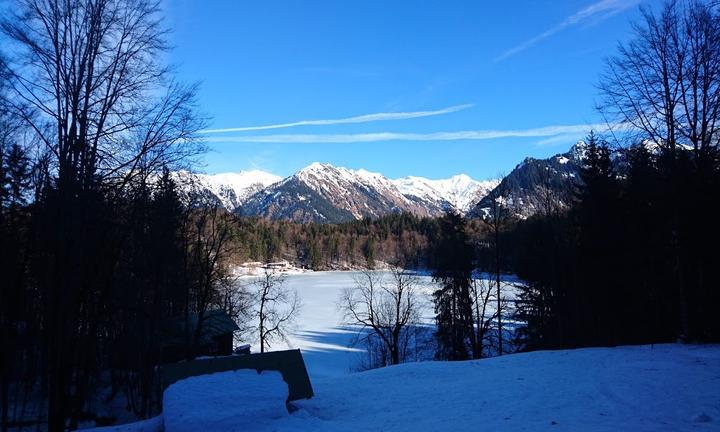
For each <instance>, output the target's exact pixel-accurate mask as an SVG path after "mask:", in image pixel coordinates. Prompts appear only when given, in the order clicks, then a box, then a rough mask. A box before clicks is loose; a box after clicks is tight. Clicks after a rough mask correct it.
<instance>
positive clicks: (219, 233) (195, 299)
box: [185, 205, 233, 355]
mask: <svg viewBox="0 0 720 432" xmlns="http://www.w3.org/2000/svg"><path fill="white" fill-rule="evenodd" d="M230 218H231V215H230V214H228V213H227V212H226V211H225V209H223V208H220V207H219V206H217V205H216V206H210V205H205V206H202V207H200V208H198V209H196V211H195V212H193V214H192V215H191V217H190V218H189V219H188V228H189V232H188V234H187V237H188V240H187V241H188V247H189V251H188V259H189V262H188V268H187V271H188V280H189V282H190V283H189V285H188V294H187V295H188V299H187V303H186V309H185V314H186V320H185V322H186V324H189V323H190V321H191V320H190V319H189V316H190V314H195V315H196V316H197V324H196V326H195V328H189V329H187V330H188V333H187V334H188V335H190V340H189V342H190V347H191V350H190V351H189V355H193V352H194V350H195V348H196V347H197V345H198V343H199V341H200V337H201V336H202V332H203V325H204V323H205V318H206V313H207V311H208V308H209V306H211V305H212V304H215V303H217V302H218V301H219V298H218V297H219V295H220V294H221V293H222V287H223V285H225V284H226V283H227V281H226V279H227V277H228V274H227V268H226V262H225V260H226V259H227V257H228V255H229V254H231V253H232V250H233V249H232V242H231V240H232V237H231V231H230Z"/></svg>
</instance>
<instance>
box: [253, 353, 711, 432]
mask: <svg viewBox="0 0 720 432" xmlns="http://www.w3.org/2000/svg"><path fill="white" fill-rule="evenodd" d="M313 385H314V387H315V394H316V396H315V397H314V398H313V399H311V400H306V401H298V402H297V403H296V405H297V406H298V407H299V408H300V410H298V411H296V412H294V413H293V414H288V415H287V416H285V417H283V418H281V419H277V420H276V421H274V422H273V423H272V424H271V425H269V428H268V429H265V430H276V431H304V430H307V431H311V430H312V431H361V430H372V431H375V430H377V431H380V430H383V431H416V432H418V431H441V430H458V431H464V430H558V431H559V430H567V431H579V430H582V431H615V430H632V431H662V430H667V431H678V430H707V431H709V430H720V391H718V390H719V389H720V347H719V346H692V345H656V346H655V347H654V348H653V347H650V346H636V347H619V348H589V349H578V350H566V351H541V352H533V353H525V354H513V355H507V356H503V357H499V358H497V357H496V358H490V359H484V360H477V361H467V362H454V363H448V362H424V363H409V364H404V365H400V366H394V367H388V368H383V369H377V370H373V371H369V372H363V373H357V374H352V375H348V376H345V377H336V378H327V379H319V380H316V381H314V382H313Z"/></svg>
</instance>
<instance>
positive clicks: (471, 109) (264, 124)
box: [166, 0, 654, 179]
mask: <svg viewBox="0 0 720 432" xmlns="http://www.w3.org/2000/svg"><path fill="white" fill-rule="evenodd" d="M652 1H654V0H642V1H641V0H584V1H547V0H543V1H526V2H487V1H470V0H467V1H448V0H445V1H419V0H417V1H415V0H413V1H410V0H408V1H380V0H378V1H370V0H365V1H350V0H347V1H341V0H335V1H320V0H309V1H302V2H301V1H293V0H287V1H255V2H251V1H236V0H214V1H211V2H205V1H199V0H168V1H167V2H166V12H167V18H168V21H167V24H168V25H169V26H170V27H171V28H172V35H171V41H172V44H173V45H174V47H175V48H174V50H173V51H172V53H171V55H170V61H171V62H172V63H173V64H176V65H177V66H178V68H177V71H178V74H179V75H180V79H182V80H184V81H200V83H201V89H200V94H199V102H200V107H201V109H202V111H203V112H204V113H205V114H206V115H208V116H209V117H210V119H211V120H210V125H209V129H213V130H214V131H210V132H207V133H206V134H205V136H206V137H207V139H208V142H209V145H210V149H211V151H210V152H209V153H208V154H207V155H206V157H205V167H204V170H205V171H206V172H209V173H216V172H226V171H238V170H241V169H253V168H257V169H263V170H266V171H270V172H273V173H276V174H278V175H283V176H284V175H289V174H291V173H293V172H294V171H296V170H298V169H300V168H302V167H304V166H306V165H308V164H310V163H311V162H314V161H320V162H329V163H332V164H334V165H340V166H346V167H348V168H365V169H368V170H371V171H379V172H382V173H383V174H385V175H387V176H388V177H391V178H395V177H401V176H405V175H421V176H425V177H430V178H443V177H448V176H450V175H453V174H458V173H466V174H468V175H470V176H472V177H475V178H478V179H485V178H491V177H495V176H497V175H498V174H500V173H507V172H509V171H510V170H511V169H512V168H513V167H514V166H515V165H516V164H517V163H519V162H520V161H521V160H522V159H523V158H524V157H526V156H533V157H546V156H549V155H552V154H555V153H559V152H563V151H565V150H566V149H567V148H569V147H570V145H572V144H573V143H574V142H575V141H576V140H577V139H578V138H581V137H583V136H584V135H585V133H586V130H589V129H590V128H591V127H592V125H597V124H602V118H601V117H600V116H599V115H598V114H597V112H596V111H595V109H594V106H595V103H596V100H597V90H596V84H597V81H598V76H599V73H600V72H601V70H602V66H603V60H604V58H606V57H607V56H609V55H612V54H613V53H614V52H615V49H616V47H617V43H618V41H623V40H626V39H627V38H629V37H630V22H631V20H633V19H637V17H638V15H639V7H640V5H641V4H646V5H649V6H653V4H652ZM227 129H230V130H227Z"/></svg>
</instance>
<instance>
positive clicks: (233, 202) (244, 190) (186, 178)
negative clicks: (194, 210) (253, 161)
mask: <svg viewBox="0 0 720 432" xmlns="http://www.w3.org/2000/svg"><path fill="white" fill-rule="evenodd" d="M174 179H175V181H176V182H177V183H178V184H179V185H180V190H181V195H183V197H184V198H185V199H186V200H188V201H189V200H190V199H191V198H202V199H204V200H205V201H210V202H212V203H214V204H219V205H221V206H223V207H225V208H226V209H228V210H230V211H233V210H235V209H236V208H238V207H239V206H240V205H241V204H242V203H243V202H244V201H245V200H246V199H247V198H249V197H250V196H251V195H253V194H254V193H256V192H258V191H260V190H262V189H264V188H265V187H267V186H270V185H271V184H273V183H277V182H279V181H280V180H282V177H280V176H276V175H275V174H270V173H268V172H265V171H260V170H250V171H239V172H231V173H221V174H212V175H210V174H197V173H189V172H187V171H178V172H175V173H174Z"/></svg>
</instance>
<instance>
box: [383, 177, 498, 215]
mask: <svg viewBox="0 0 720 432" xmlns="http://www.w3.org/2000/svg"><path fill="white" fill-rule="evenodd" d="M393 183H395V185H396V186H397V188H398V189H399V190H400V192H402V193H403V194H404V195H410V196H415V197H418V198H420V199H423V200H428V201H433V200H435V201H437V200H444V201H446V202H447V203H449V204H451V205H452V206H453V207H454V208H455V209H456V210H458V211H460V212H462V213H465V212H467V211H468V210H470V209H471V208H472V207H473V206H474V205H475V204H477V202H478V201H480V200H481V199H482V198H483V197H484V196H485V195H487V194H488V193H489V192H490V191H491V190H492V189H494V188H495V187H496V186H497V185H498V184H499V183H500V181H499V180H486V181H478V180H474V179H472V178H471V177H470V176H468V175H466V174H459V175H456V176H452V177H450V178H447V179H441V180H431V179H427V178H424V177H416V176H409V177H402V178H399V179H397V180H394V181H393Z"/></svg>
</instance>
